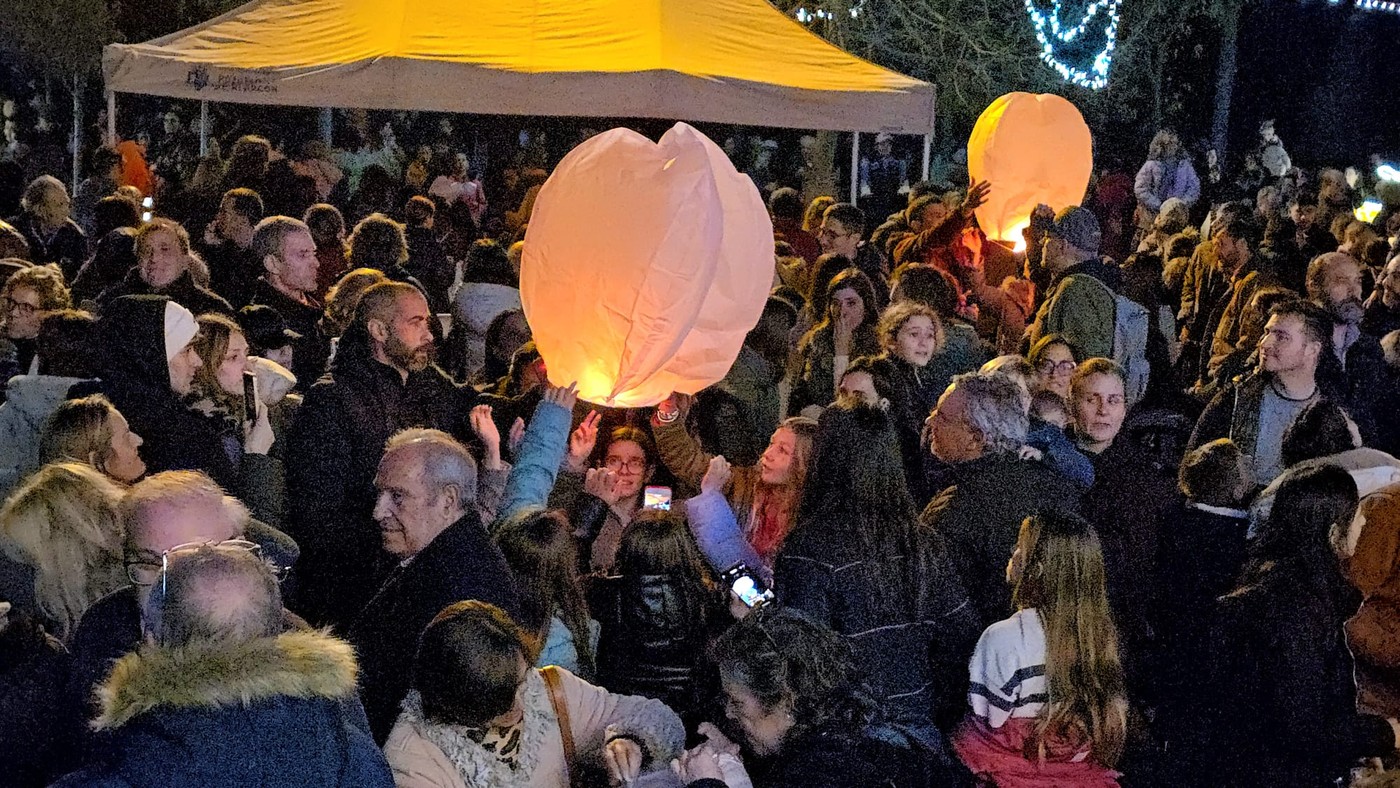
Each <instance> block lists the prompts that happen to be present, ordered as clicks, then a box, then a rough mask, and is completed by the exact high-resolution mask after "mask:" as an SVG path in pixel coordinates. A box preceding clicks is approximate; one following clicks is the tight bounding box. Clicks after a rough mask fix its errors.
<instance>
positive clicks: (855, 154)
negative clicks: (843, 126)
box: [851, 131, 860, 205]
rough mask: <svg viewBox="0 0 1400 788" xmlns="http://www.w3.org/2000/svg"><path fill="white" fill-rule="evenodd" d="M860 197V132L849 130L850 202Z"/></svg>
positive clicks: (852, 202)
mask: <svg viewBox="0 0 1400 788" xmlns="http://www.w3.org/2000/svg"><path fill="white" fill-rule="evenodd" d="M859 199H860V132H859V131H853V132H851V204H852V205H857V204H858V203H859Z"/></svg>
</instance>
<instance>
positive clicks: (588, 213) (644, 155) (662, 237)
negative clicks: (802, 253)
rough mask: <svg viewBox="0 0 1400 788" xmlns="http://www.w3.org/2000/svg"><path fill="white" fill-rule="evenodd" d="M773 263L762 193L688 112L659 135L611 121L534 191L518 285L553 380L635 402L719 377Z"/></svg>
mask: <svg viewBox="0 0 1400 788" xmlns="http://www.w3.org/2000/svg"><path fill="white" fill-rule="evenodd" d="M773 266H774V258H773V226H772V223H771V221H770V220H769V218H768V212H767V210H766V208H765V206H764V204H763V199H762V198H761V197H760V196H759V193H758V190H757V189H756V188H755V187H754V185H753V182H752V181H751V180H749V178H748V177H747V176H745V175H742V174H740V173H739V172H737V171H736V170H735V169H734V165H733V164H731V163H730V161H729V159H728V158H727V157H726V156H725V155H724V152H723V151H722V150H720V148H719V147H718V146H717V145H715V144H714V143H713V142H712V141H711V140H710V139H709V138H707V137H706V136H705V135H703V134H701V133H700V132H699V131H697V130H695V129H694V128H692V127H691V126H689V125H686V124H684V123H677V124H676V125H675V126H674V127H672V128H671V130H670V131H668V132H666V134H665V136H663V137H662V138H661V141H660V143H654V142H652V141H651V140H649V139H647V138H646V137H643V136H642V135H640V134H637V133H636V132H633V131H631V130H629V129H613V130H611V131H608V132H605V133H603V134H599V135H598V136H596V137H593V138H591V139H589V140H587V141H585V142H584V143H583V144H581V145H579V146H578V147H577V148H574V150H572V151H570V153H569V155H567V156H565V157H564V160H563V161H561V162H560V163H559V166H558V167H557V168H555V170H554V173H553V174H552V175H551V176H550V177H549V180H548V181H546V182H545V185H544V187H543V188H542V189H541V190H540V194H539V197H538V199H537V200H536V201H535V207H534V213H533V215H532V216H531V218H530V227H529V230H528V232H527V233H526V236H525V254H524V258H523V260H522V262H521V269H520V294H521V300H522V302H523V304H524V308H525V316H526V318H527V319H528V320H529V321H530V327H531V329H532V330H533V332H534V338H535V344H536V345H537V346H538V347H539V350H540V355H541V356H542V357H543V358H544V362H545V365H546V367H547V369H548V370H549V379H550V382H551V383H554V384H556V385H568V384H569V383H571V382H574V381H577V382H578V385H579V396H580V397H581V398H583V399H585V400H588V401H590V402H595V403H598V404H601V405H610V406H618V407H641V406H645V405H654V404H656V403H658V402H660V401H661V400H663V399H665V398H666V397H667V396H668V395H669V394H670V393H671V392H672V391H678V392H681V393H686V394H693V393H695V392H697V391H699V390H700V389H702V388H704V387H706V386H708V385H710V384H712V383H715V382H717V381H718V380H720V379H721V378H723V377H724V375H725V373H727V372H728V371H729V367H730V366H731V365H732V364H733V363H734V359H735V357H736V356H738V354H739V348H740V347H741V346H742V345H743V342H744V336H745V335H746V334H747V333H748V332H749V330H750V329H752V328H753V326H754V324H756V323H757V322H758V318H759V316H760V315H761V314H762V312H763V304H764V302H765V300H766V299H767V297H768V291H769V288H770V287H771V286H772V282H773Z"/></svg>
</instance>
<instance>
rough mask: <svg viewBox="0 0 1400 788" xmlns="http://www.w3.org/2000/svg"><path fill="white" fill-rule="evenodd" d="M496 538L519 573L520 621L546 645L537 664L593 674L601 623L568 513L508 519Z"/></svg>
mask: <svg viewBox="0 0 1400 788" xmlns="http://www.w3.org/2000/svg"><path fill="white" fill-rule="evenodd" d="M492 538H493V539H494V540H495V542H496V546H497V547H499V548H501V553H502V554H503V555H504V556H505V559H506V564H507V565H508V566H510V570H511V573H512V574H513V575H514V576H515V589H516V591H517V592H519V594H520V619H519V623H520V625H521V627H522V628H523V629H525V631H526V632H529V633H530V634H531V635H532V636H533V637H534V638H535V639H536V640H538V641H539V642H540V643H541V644H542V645H541V648H540V653H539V657H538V659H536V660H535V666H536V667H544V666H546V665H558V666H559V667H561V668H564V669H565V670H568V671H569V672H570V673H573V674H574V675H576V676H581V677H584V678H590V677H592V676H593V669H594V664H595V662H594V654H595V653H596V652H597V643H598V622H596V621H594V620H593V619H591V618H589V616H588V605H587V604H586V603H585V602H584V598H583V589H582V588H581V587H580V585H579V575H578V547H577V546H576V545H575V543H574V535H573V529H572V527H570V525H569V520H568V518H567V517H565V516H564V514H563V513H562V512H559V511H536V512H531V513H528V514H525V515H523V516H518V517H515V518H512V519H511V520H510V521H508V522H506V523H504V524H503V525H502V526H501V528H500V530H498V531H496V533H495V535H494V536H493V537H492Z"/></svg>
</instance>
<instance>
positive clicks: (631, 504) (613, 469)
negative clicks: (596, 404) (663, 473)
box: [551, 411, 670, 574]
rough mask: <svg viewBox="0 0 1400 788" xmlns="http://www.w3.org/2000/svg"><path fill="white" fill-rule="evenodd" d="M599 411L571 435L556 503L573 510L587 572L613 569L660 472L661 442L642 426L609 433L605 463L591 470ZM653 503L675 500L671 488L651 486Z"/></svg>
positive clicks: (572, 514)
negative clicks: (658, 451)
mask: <svg viewBox="0 0 1400 788" xmlns="http://www.w3.org/2000/svg"><path fill="white" fill-rule="evenodd" d="M601 419H602V417H601V415H600V414H599V413H598V412H597V411H593V412H591V413H589V414H588V415H587V416H585V417H584V419H583V421H582V422H581V423H580V424H579V426H578V428H577V429H575V430H574V432H573V434H572V435H570V436H569V452H568V455H567V457H565V460H564V469H563V472H562V473H560V474H559V482H558V485H557V486H556V488H555V492H554V494H553V495H552V496H551V504H552V505H555V506H559V507H560V508H563V509H566V510H568V511H569V512H570V519H571V520H572V521H573V523H574V527H575V528H576V529H577V534H578V536H579V537H580V539H581V545H580V548H579V549H580V553H581V554H580V560H581V561H582V560H583V559H584V558H586V559H587V565H586V566H585V567H583V568H584V569H585V570H586V571H591V572H600V573H603V574H608V573H610V572H612V570H613V566H614V564H615V563H616V560H617V549H618V545H620V544H621V543H622V534H623V532H624V531H626V530H627V527H628V525H629V524H631V522H632V520H633V519H634V518H636V517H637V515H638V514H639V513H640V512H641V511H642V510H643V509H644V505H645V503H646V494H647V489H648V486H647V485H648V484H650V482H651V479H652V476H653V475H654V474H655V473H656V464H657V458H656V444H654V443H653V442H652V440H651V437H650V436H649V435H647V434H646V433H645V432H643V431H642V430H640V429H637V428H636V427H618V428H617V429H615V430H613V431H612V433H611V434H610V435H609V436H608V440H607V443H606V446H605V448H604V450H603V460H602V463H601V467H598V468H593V469H589V468H588V458H589V457H590V456H592V454H593V449H594V447H595V446H596V445H597V441H598V422H599V421H601ZM651 497H652V501H653V508H659V506H658V504H660V503H663V502H664V503H666V504H667V505H668V506H669V504H670V490H669V488H665V487H654V488H651Z"/></svg>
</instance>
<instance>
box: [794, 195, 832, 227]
mask: <svg viewBox="0 0 1400 788" xmlns="http://www.w3.org/2000/svg"><path fill="white" fill-rule="evenodd" d="M835 204H836V198H835V197H831V196H829V195H825V194H823V195H822V196H820V197H813V198H812V202H811V203H810V204H808V205H807V210H806V211H805V212H803V214H802V229H804V230H806V231H807V232H809V233H811V232H816V230H817V228H819V227H821V224H822V217H823V216H825V215H826V209H827V208H830V207H831V206H833V205H835Z"/></svg>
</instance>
